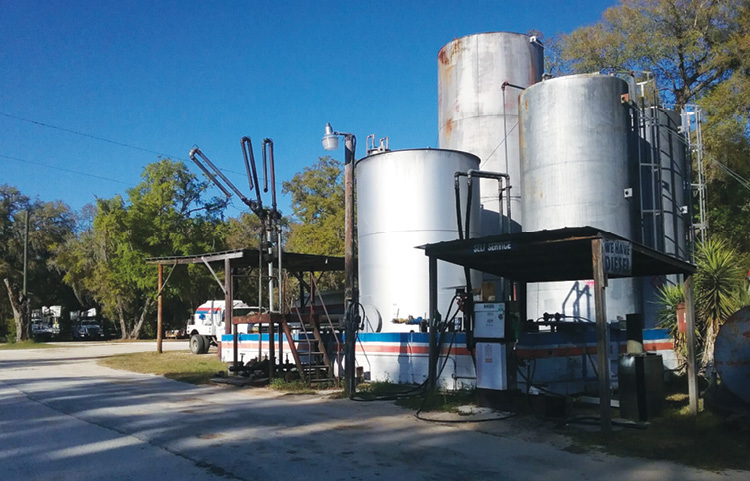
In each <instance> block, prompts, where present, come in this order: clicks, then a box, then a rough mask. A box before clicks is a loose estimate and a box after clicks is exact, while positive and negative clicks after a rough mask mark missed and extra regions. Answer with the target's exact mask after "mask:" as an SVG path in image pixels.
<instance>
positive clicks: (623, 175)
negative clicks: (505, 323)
mask: <svg viewBox="0 0 750 481" xmlns="http://www.w3.org/2000/svg"><path fill="white" fill-rule="evenodd" d="M627 93H628V84H627V83H626V82H625V81H624V80H622V79H619V78H616V77H610V76H605V75H598V74H595V75H571V76H567V77H560V78H555V79H552V80H546V81H544V82H542V83H539V84H536V85H533V86H531V87H529V88H528V89H526V90H525V91H524V92H523V93H522V94H521V99H520V106H521V107H520V115H521V121H520V123H521V125H520V126H521V129H520V136H521V167H522V171H523V174H522V176H523V193H522V199H523V207H522V208H523V211H524V226H523V227H524V231H528V232H532V231H540V230H550V229H559V228H564V227H584V226H591V227H595V228H598V229H602V230H604V231H607V232H611V233H613V234H617V235H619V236H622V237H625V238H627V239H631V240H638V237H639V236H640V231H639V229H637V226H638V221H639V214H638V212H639V207H640V206H639V199H638V196H637V192H638V185H637V168H638V160H637V155H636V150H635V149H637V148H638V133H637V126H636V125H634V122H633V118H632V116H631V110H630V107H629V105H628V104H627V103H626V102H625V98H623V95H625V94H627ZM591 285H592V283H591V281H590V280H586V279H581V280H578V281H575V282H553V283H542V284H529V285H528V289H527V294H528V313H529V316H541V315H542V314H543V313H544V312H549V313H554V312H559V313H562V314H565V315H568V316H576V317H581V318H586V319H594V317H595V316H594V302H593V292H592V291H593V289H592V287H591ZM639 286H640V284H638V283H636V282H634V280H633V279H612V280H610V281H609V286H608V289H607V313H608V318H609V319H610V320H613V319H615V318H616V317H617V316H622V317H624V316H625V315H626V314H629V313H633V312H641V310H640V295H639V293H640V288H639Z"/></svg>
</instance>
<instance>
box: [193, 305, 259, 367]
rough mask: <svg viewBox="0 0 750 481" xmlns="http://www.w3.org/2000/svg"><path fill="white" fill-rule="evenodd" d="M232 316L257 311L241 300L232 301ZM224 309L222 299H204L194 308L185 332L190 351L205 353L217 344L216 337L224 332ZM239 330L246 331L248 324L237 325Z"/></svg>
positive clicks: (218, 337)
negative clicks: (188, 338)
mask: <svg viewBox="0 0 750 481" xmlns="http://www.w3.org/2000/svg"><path fill="white" fill-rule="evenodd" d="M232 312H233V315H234V316H245V315H247V314H250V313H253V312H259V308H257V307H251V306H248V305H247V304H245V303H244V302H242V301H232ZM224 322H225V310H224V299H220V300H212V301H206V302H204V303H203V304H201V305H200V306H198V308H197V309H196V310H195V313H194V314H193V315H192V317H191V318H190V319H189V320H188V322H187V326H186V328H185V332H186V333H187V335H188V336H189V337H190V351H191V352H192V353H193V354H205V353H207V352H208V350H209V348H210V347H211V346H218V339H220V338H221V335H222V334H224ZM238 327H239V328H240V331H241V332H247V329H248V325H247V324H244V325H240V326H238Z"/></svg>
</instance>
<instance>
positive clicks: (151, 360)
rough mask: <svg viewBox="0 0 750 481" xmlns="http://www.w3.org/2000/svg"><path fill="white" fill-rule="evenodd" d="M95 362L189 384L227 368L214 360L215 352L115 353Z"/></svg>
mask: <svg viewBox="0 0 750 481" xmlns="http://www.w3.org/2000/svg"><path fill="white" fill-rule="evenodd" d="M99 364H100V365H102V366H106V367H111V368H112V369H122V370H124V371H133V372H140V373H143V374H157V375H161V376H164V377H166V378H169V379H175V380H177V381H182V382H187V383H191V384H207V383H208V382H209V381H210V380H211V378H213V377H215V376H216V374H217V373H218V372H219V371H226V370H227V365H226V364H225V363H223V362H221V361H220V360H219V359H217V357H216V354H201V355H195V354H192V353H190V352H180V351H169V352H164V353H162V354H159V353H157V352H136V353H132V354H119V355H117V356H112V357H108V358H105V359H102V360H100V361H99Z"/></svg>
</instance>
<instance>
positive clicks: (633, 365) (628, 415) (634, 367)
mask: <svg viewBox="0 0 750 481" xmlns="http://www.w3.org/2000/svg"><path fill="white" fill-rule="evenodd" d="M617 374H618V378H619V388H620V416H621V417H623V418H625V419H632V420H635V421H648V419H649V418H652V417H655V416H658V415H659V414H660V413H661V410H662V406H663V404H664V362H663V360H662V357H661V356H660V355H658V354H646V353H643V354H623V355H621V356H620V361H619V364H618V370H617Z"/></svg>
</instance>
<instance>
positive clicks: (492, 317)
mask: <svg viewBox="0 0 750 481" xmlns="http://www.w3.org/2000/svg"><path fill="white" fill-rule="evenodd" d="M518 319H519V310H518V302H515V301H507V302H481V303H479V302H478V303H476V304H475V305H474V336H473V337H474V342H475V347H476V350H475V353H476V367H477V388H478V389H492V390H498V391H505V390H508V389H512V388H514V387H515V383H516V376H515V373H516V365H515V359H514V357H513V346H514V344H515V342H516V339H517V336H516V326H518Z"/></svg>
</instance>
